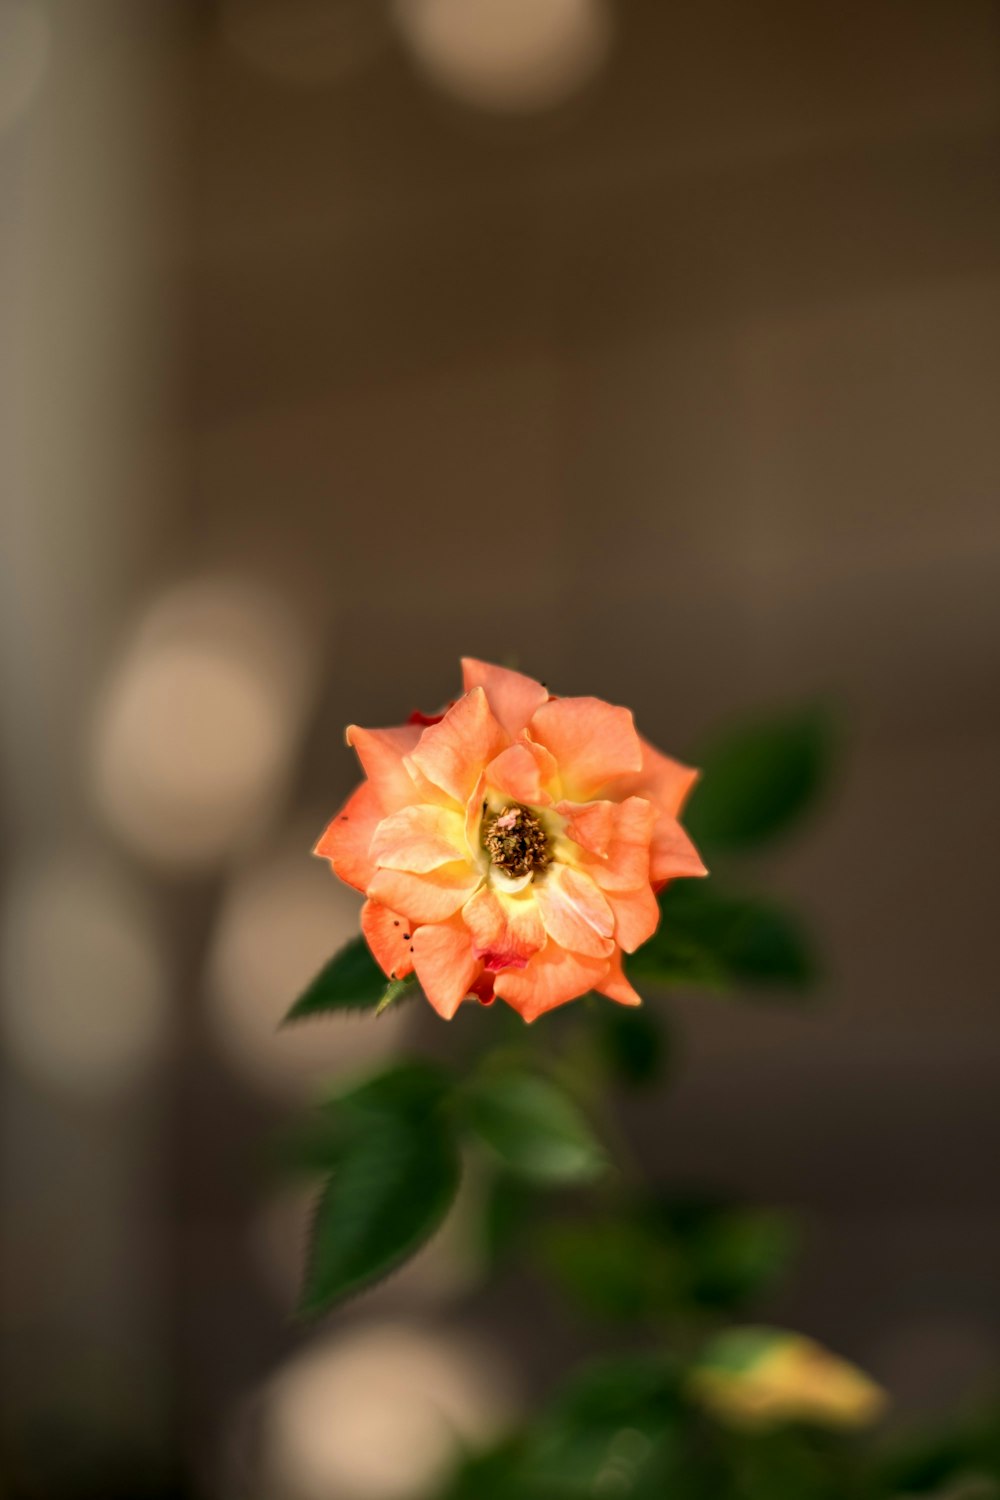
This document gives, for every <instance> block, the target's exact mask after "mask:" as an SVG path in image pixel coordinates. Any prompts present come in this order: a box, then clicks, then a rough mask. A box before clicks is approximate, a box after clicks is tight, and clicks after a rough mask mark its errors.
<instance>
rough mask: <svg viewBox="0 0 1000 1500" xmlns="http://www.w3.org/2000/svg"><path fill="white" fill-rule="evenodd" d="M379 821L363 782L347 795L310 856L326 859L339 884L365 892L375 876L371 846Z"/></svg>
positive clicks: (379, 813)
mask: <svg viewBox="0 0 1000 1500" xmlns="http://www.w3.org/2000/svg"><path fill="white" fill-rule="evenodd" d="M382 817H383V812H382V806H381V803H380V802H379V800H378V798H377V797H376V795H375V792H374V789H373V788H372V786H371V784H370V783H369V782H367V781H363V782H362V783H361V785H360V786H359V787H358V788H357V789H356V790H355V791H353V792H352V793H351V795H350V796H349V797H348V799H347V801H346V802H345V803H344V805H343V807H342V808H341V809H340V811H339V813H338V814H337V816H336V817H335V818H334V819H333V821H332V822H331V823H330V824H329V825H328V826H327V829H326V831H325V833H324V834H323V837H322V838H321V839H320V841H319V843H318V844H317V845H316V848H315V849H314V850H313V853H314V854H318V855H319V856H320V858H321V859H328V860H329V861H330V863H331V865H332V866H333V868H334V871H335V872H336V874H337V875H339V876H340V878H341V880H346V882H347V884H348V885H353V886H354V888H355V890H358V891H365V890H367V889H368V883H369V881H370V880H371V878H372V876H373V875H374V873H375V861H374V860H373V859H372V856H371V842H372V837H373V835H374V833H375V829H376V828H377V827H378V825H379V823H380V822H381V820H382Z"/></svg>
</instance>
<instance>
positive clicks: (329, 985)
mask: <svg viewBox="0 0 1000 1500" xmlns="http://www.w3.org/2000/svg"><path fill="white" fill-rule="evenodd" d="M408 993H409V994H415V993H416V985H415V984H414V983H413V982H412V981H410V980H398V979H397V980H391V981H390V982H389V983H387V982H386V977H385V975H384V974H383V973H382V970H381V969H380V968H379V966H378V964H377V963H376V962H375V960H374V958H373V957H372V955H371V951H370V950H369V947H368V944H367V943H366V942H365V940H364V938H362V937H356V938H352V939H351V941H350V942H349V943H348V944H347V945H346V947H344V948H341V950H340V952H339V953H335V954H334V956H333V957H332V958H331V959H330V961H329V962H328V963H326V964H324V965H323V967H322V969H320V971H319V973H318V974H317V975H316V978H315V979H314V980H313V981H312V983H311V984H310V985H309V986H308V987H307V988H306V989H305V990H304V991H303V993H302V994H301V995H300V996H299V998H298V999H297V1000H296V1002H295V1004H294V1005H293V1006H292V1008H291V1010H290V1011H289V1012H288V1014H287V1016H286V1017H285V1021H284V1024H285V1025H287V1024H288V1022H289V1021H302V1020H305V1019H306V1018H307V1017H309V1016H322V1015H330V1014H335V1013H337V1012H339V1011H346V1010H373V1011H375V1013H376V1015H377V1014H379V1013H380V1012H381V1011H382V1010H384V1009H385V1008H386V1006H387V1005H391V1004H393V1003H395V1002H396V1001H398V1000H399V999H401V998H402V997H403V995H404V994H408Z"/></svg>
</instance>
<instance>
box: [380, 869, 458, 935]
mask: <svg viewBox="0 0 1000 1500" xmlns="http://www.w3.org/2000/svg"><path fill="white" fill-rule="evenodd" d="M482 878H483V877H482V876H481V875H480V873H479V871H478V870H473V869H472V867H471V866H470V865H468V864H466V863H464V862H462V863H460V862H458V861H456V862H455V863H454V864H451V865H442V866H441V868H440V869H438V870H429V871H428V872H427V874H426V875H414V874H412V873H411V872H410V871H409V870H376V871H375V874H374V875H373V876H372V880H371V884H370V885H369V887H368V895H369V896H370V897H371V898H372V900H373V901H381V903H382V905H383V906H391V907H392V909H393V911H398V912H401V913H402V914H403V915H404V916H407V917H409V919H410V921H411V922H416V923H420V922H445V921H447V919H448V918H449V917H450V916H452V915H453V914H454V913H455V912H457V911H458V909H459V907H460V906H464V905H465V903H466V901H467V900H468V899H469V897H470V896H471V895H472V893H473V891H474V890H475V889H476V887H477V885H479V883H480V881H481V880H482Z"/></svg>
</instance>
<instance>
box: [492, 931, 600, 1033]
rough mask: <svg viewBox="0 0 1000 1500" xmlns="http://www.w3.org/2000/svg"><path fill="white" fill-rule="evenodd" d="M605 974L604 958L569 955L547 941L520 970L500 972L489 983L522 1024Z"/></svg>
mask: <svg viewBox="0 0 1000 1500" xmlns="http://www.w3.org/2000/svg"><path fill="white" fill-rule="evenodd" d="M607 971H608V960H607V959H606V958H587V957H585V956H584V955H583V954H582V953H570V952H568V951H567V949H565V948H560V947H559V944H558V943H554V942H552V940H551V939H550V940H549V942H548V943H546V945H545V947H544V948H543V949H542V950H541V952H539V953H536V954H535V956H534V958H532V959H531V960H530V961H529V962H528V964H527V965H526V966H525V968H523V969H504V971H503V973H502V974H498V975H497V977H496V979H495V980H494V981H493V983H494V988H495V990H496V993H497V994H498V995H499V996H500V999H501V1000H506V1002H507V1004H508V1005H509V1006H511V1007H512V1008H513V1009H514V1010H516V1011H517V1012H518V1014H519V1015H520V1016H521V1017H522V1018H523V1019H524V1020H525V1021H534V1020H536V1019H537V1017H538V1016H540V1015H542V1014H543V1012H545V1011H547V1010H555V1008H556V1006H557V1005H565V1004H566V1002H567V1001H568V1000H575V999H577V997H578V996H580V995H585V994H586V993H587V991H588V990H592V989H593V988H594V987H595V986H596V985H598V984H600V983H601V982H602V980H603V979H604V977H605V975H606V974H607Z"/></svg>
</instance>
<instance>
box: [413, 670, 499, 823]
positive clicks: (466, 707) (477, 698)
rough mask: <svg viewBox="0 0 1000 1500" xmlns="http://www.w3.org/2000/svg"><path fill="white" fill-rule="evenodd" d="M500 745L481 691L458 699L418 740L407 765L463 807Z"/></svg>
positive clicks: (494, 723)
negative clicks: (415, 769)
mask: <svg viewBox="0 0 1000 1500" xmlns="http://www.w3.org/2000/svg"><path fill="white" fill-rule="evenodd" d="M503 743H504V732H503V730H502V729H501V728H500V725H499V724H498V723H497V721H496V719H495V718H494V717H493V714H492V713H491V711H490V705H489V703H488V701H487V698H486V694H485V693H484V692H483V690H482V688H481V687H477V688H473V689H472V692H471V693H466V694H465V696H464V697H462V698H459V700H458V702H457V703H455V704H454V705H453V706H452V707H451V708H449V710H448V712H447V713H446V714H445V716H444V718H443V719H442V720H441V722H440V724H432V725H431V726H430V727H429V728H428V729H425V730H424V732H423V734H422V735H421V736H420V743H419V744H418V745H417V747H416V748H415V749H414V750H413V751H412V752H411V754H410V756H409V762H410V764H411V765H413V766H415V767H416V768H417V770H418V771H419V772H420V773H421V774H422V775H423V776H426V777H427V779H428V781H431V782H433V784H434V785H435V786H438V787H440V788H441V789H442V790H443V791H445V792H447V794H448V796H449V797H453V798H454V800H455V801H456V802H459V803H461V805H462V807H465V805H466V803H467V802H468V800H469V798H470V797H471V795H472V793H473V791H474V790H475V787H476V784H477V782H478V780H479V777H480V774H481V772H482V770H483V767H484V766H485V765H486V764H487V763H488V762H489V761H491V760H492V759H493V757H494V756H495V755H496V754H497V753H498V751H499V750H500V749H501V747H502V745H503Z"/></svg>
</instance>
